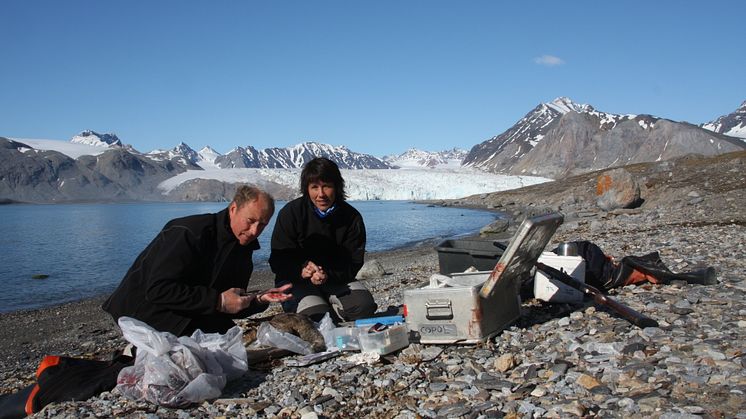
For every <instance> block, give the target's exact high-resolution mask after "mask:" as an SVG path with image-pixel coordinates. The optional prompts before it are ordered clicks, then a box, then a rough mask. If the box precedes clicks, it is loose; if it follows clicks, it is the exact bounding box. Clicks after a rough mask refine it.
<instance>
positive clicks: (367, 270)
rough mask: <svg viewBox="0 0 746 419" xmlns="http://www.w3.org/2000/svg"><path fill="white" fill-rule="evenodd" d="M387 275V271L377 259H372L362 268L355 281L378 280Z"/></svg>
mask: <svg viewBox="0 0 746 419" xmlns="http://www.w3.org/2000/svg"><path fill="white" fill-rule="evenodd" d="M384 275H386V270H385V269H383V265H381V262H379V261H378V260H377V259H370V260H368V261H367V262H365V264H364V265H363V267H362V268H360V271H359V272H358V273H357V276H355V279H360V280H362V279H376V278H381V277H383V276H384Z"/></svg>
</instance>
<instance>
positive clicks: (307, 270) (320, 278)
mask: <svg viewBox="0 0 746 419" xmlns="http://www.w3.org/2000/svg"><path fill="white" fill-rule="evenodd" d="M300 275H301V276H302V277H303V278H305V279H308V280H309V281H311V283H312V284H314V285H321V284H323V283H324V282H326V280H327V279H328V276H327V275H326V272H324V268H322V267H321V266H319V265H317V264H315V263H313V262H311V261H310V260H309V261H308V262H306V266H304V267H303V270H301V272H300Z"/></svg>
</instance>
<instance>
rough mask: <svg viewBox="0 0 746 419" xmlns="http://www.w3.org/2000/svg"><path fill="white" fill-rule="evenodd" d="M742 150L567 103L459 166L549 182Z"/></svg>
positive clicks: (669, 124) (668, 125) (652, 120)
mask: <svg viewBox="0 0 746 419" xmlns="http://www.w3.org/2000/svg"><path fill="white" fill-rule="evenodd" d="M744 149H746V143H744V142H743V141H741V140H740V139H737V138H734V137H729V136H726V135H723V134H718V133H715V132H712V131H710V130H706V129H703V128H700V127H698V126H695V125H692V124H689V123H685V122H676V121H671V120H667V119H663V118H658V117H655V116H651V115H616V114H609V113H605V112H600V111H597V110H595V109H593V107H591V106H589V105H579V104H576V103H574V102H572V101H571V100H569V99H567V98H558V99H555V100H554V101H553V102H551V103H547V104H540V105H539V106H537V107H536V108H535V109H534V110H532V111H531V112H529V113H528V114H527V115H526V116H525V117H524V118H522V119H521V120H520V121H518V122H517V123H516V124H515V125H514V126H513V127H511V128H510V129H508V130H507V131H505V132H504V133H502V134H500V135H497V136H495V137H493V138H491V139H489V140H487V141H485V142H483V143H480V144H477V145H476V146H474V147H473V148H472V149H471V151H470V152H469V154H468V155H467V156H466V157H465V158H464V165H466V166H473V167H477V168H481V169H483V170H488V171H492V172H497V173H505V174H513V175H536V176H543V177H550V178H554V179H558V178H563V177H567V176H572V175H575V174H579V173H585V172H591V171H594V170H599V169H604V168H608V167H614V166H624V165H628V164H633V163H641V162H649V161H660V160H668V159H672V158H676V157H679V156H683V155H687V154H700V155H703V156H712V155H717V154H722V153H728V152H732V151H739V150H744Z"/></svg>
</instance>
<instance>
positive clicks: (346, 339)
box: [334, 327, 360, 351]
mask: <svg viewBox="0 0 746 419" xmlns="http://www.w3.org/2000/svg"><path fill="white" fill-rule="evenodd" d="M358 336H360V329H359V328H357V327H336V328H334V345H336V347H337V349H339V350H340V351H359V350H360V341H359V339H358Z"/></svg>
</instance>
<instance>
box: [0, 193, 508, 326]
mask: <svg viewBox="0 0 746 419" xmlns="http://www.w3.org/2000/svg"><path fill="white" fill-rule="evenodd" d="M350 203H351V204H352V205H353V206H354V207H355V208H357V209H358V211H360V213H361V214H362V215H363V219H364V221H365V226H366V230H367V237H368V241H367V248H366V250H367V251H368V252H376V251H381V250H389V249H395V248H398V247H403V246H407V245H412V244H415V243H418V242H423V241H428V240H429V241H432V243H433V245H435V244H437V241H438V240H439V239H442V238H447V237H453V236H459V235H465V234H471V233H474V232H476V231H478V230H479V229H480V228H481V227H482V226H484V225H486V224H488V223H490V222H491V221H493V220H494V219H495V216H496V214H495V213H492V212H487V211H479V210H470V209H461V208H445V207H439V206H428V205H423V204H416V203H412V202H406V201H351V202H350ZM283 205H284V202H277V209H278V210H279V208H281V207H282V206H283ZM225 207H226V203H130V204H121V203H120V204H55V205H25V204H19V205H0V257H2V263H0V284H1V286H2V293H0V312H8V311H15V310H21V309H31V308H40V307H45V306H50V305H56V304H60V303H64V302H70V301H75V300H79V299H82V298H86V297H92V296H96V295H101V294H108V293H110V292H111V291H113V290H114V288H116V286H117V285H118V284H119V282H120V281H121V279H122V277H123V276H124V274H125V273H126V272H127V269H129V267H130V265H131V264H132V262H133V261H134V260H135V258H136V257H137V255H138V254H139V253H140V252H141V251H142V250H143V249H144V248H145V246H147V245H148V243H150V241H151V240H152V239H153V237H155V235H156V234H157V233H158V232H159V231H160V229H161V228H162V227H163V225H164V224H165V223H166V222H167V221H169V220H171V219H172V218H176V217H182V216H186V215H192V214H201V213H208V212H217V211H220V210H222V209H223V208H225ZM273 226H274V217H273V218H272V220H271V222H270V224H269V225H268V226H267V228H266V229H265V231H264V233H263V234H262V235H261V236H260V237H259V243H260V245H261V247H262V248H261V249H260V250H259V251H257V252H255V253H254V264H255V269H269V267H268V265H267V258H268V256H269V248H270V238H271V235H272V228H273ZM36 275H42V276H46V275H48V277H46V278H44V279H34V278H33V277H34V276H36Z"/></svg>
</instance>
